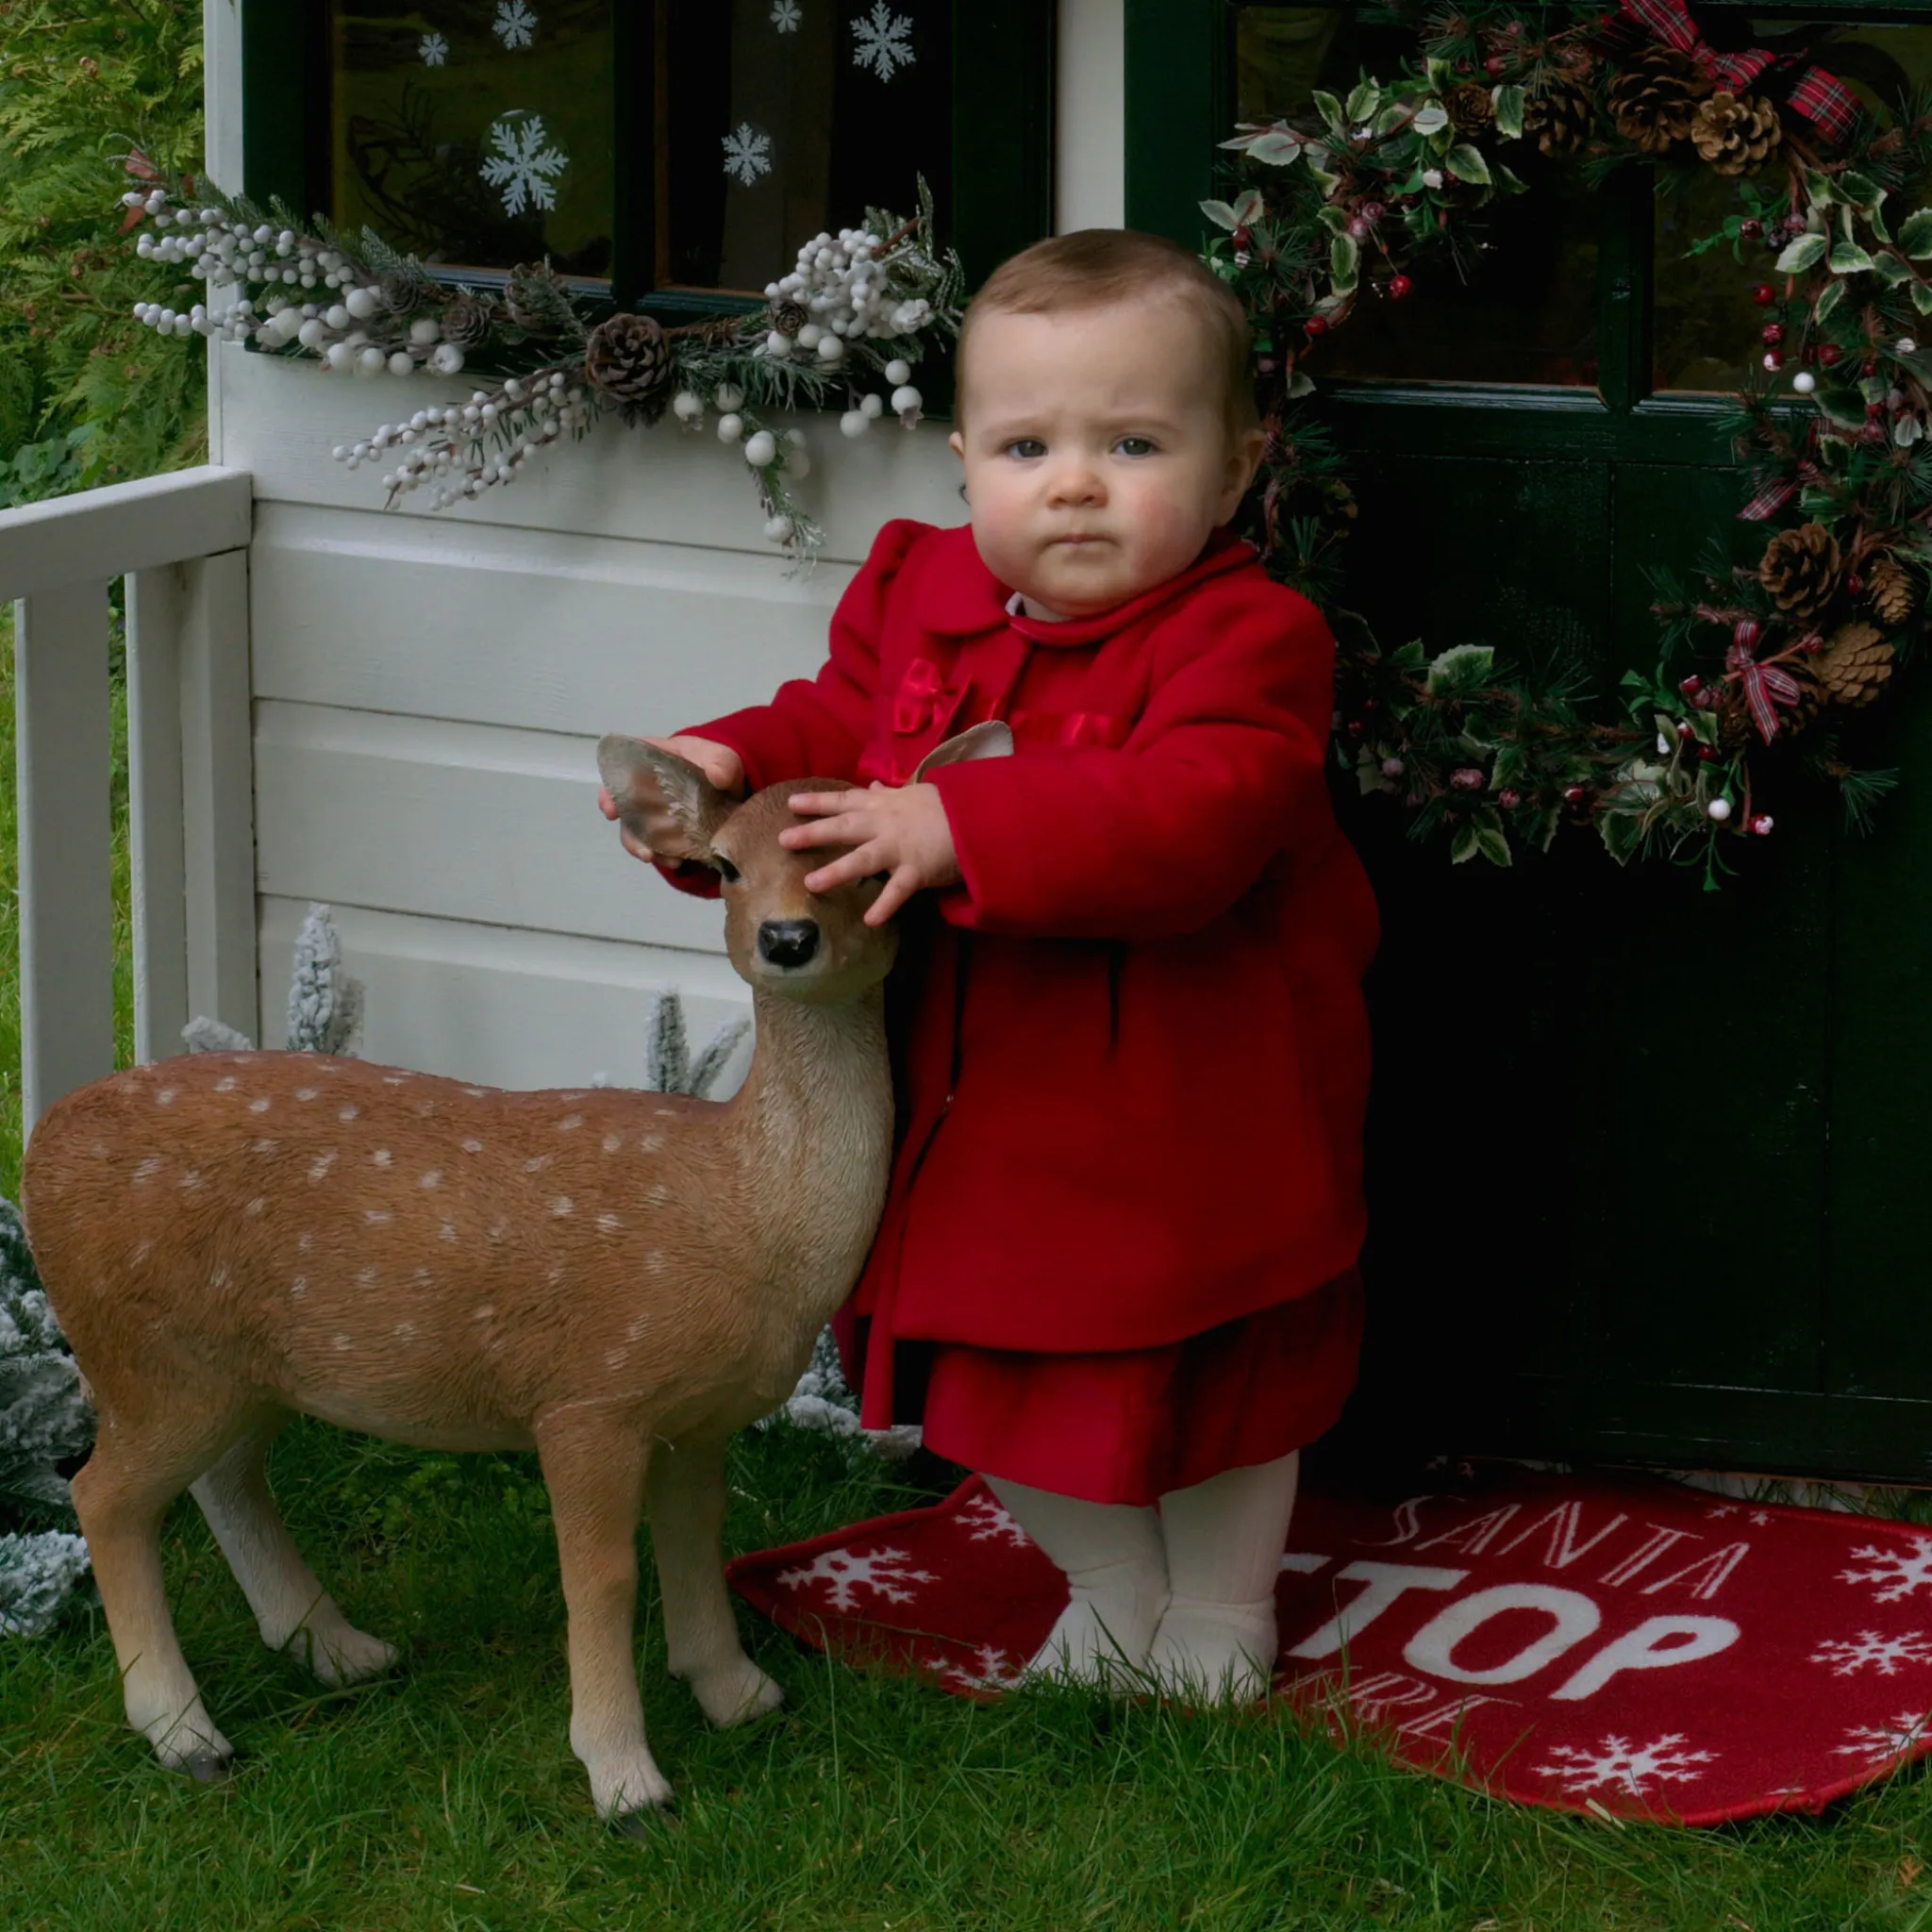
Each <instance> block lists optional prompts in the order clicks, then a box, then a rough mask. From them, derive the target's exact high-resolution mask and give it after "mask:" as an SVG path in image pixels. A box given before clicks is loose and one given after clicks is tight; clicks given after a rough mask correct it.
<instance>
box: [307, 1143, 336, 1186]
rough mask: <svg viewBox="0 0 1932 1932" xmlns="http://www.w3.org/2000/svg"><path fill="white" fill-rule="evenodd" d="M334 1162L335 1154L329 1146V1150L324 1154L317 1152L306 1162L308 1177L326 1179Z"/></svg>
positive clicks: (314, 1179) (313, 1179) (317, 1179)
mask: <svg viewBox="0 0 1932 1932" xmlns="http://www.w3.org/2000/svg"><path fill="white" fill-rule="evenodd" d="M335 1164H336V1156H335V1151H334V1149H333V1148H331V1149H330V1151H329V1152H328V1153H326V1154H318V1155H317V1156H316V1157H315V1158H314V1159H313V1160H311V1161H310V1162H309V1163H308V1178H309V1179H310V1180H311V1181H319V1180H325V1179H326V1178H327V1176H328V1171H329V1169H330V1168H332V1167H333V1166H334V1165H335Z"/></svg>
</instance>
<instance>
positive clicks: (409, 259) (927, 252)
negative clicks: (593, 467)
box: [121, 150, 962, 560]
mask: <svg viewBox="0 0 1932 1932" xmlns="http://www.w3.org/2000/svg"><path fill="white" fill-rule="evenodd" d="M126 166H127V171H128V173H129V174H130V175H133V176H134V177H135V178H136V179H137V180H138V181H142V182H144V183H147V184H148V185H147V186H146V187H144V188H135V189H130V190H128V191H127V192H125V194H124V195H123V196H122V197H121V198H122V202H123V204H124V206H125V208H126V209H127V219H126V224H125V229H132V228H134V227H136V226H140V227H141V228H142V233H141V235H140V238H139V240H138V241H137V242H136V248H137V251H138V253H139V254H140V255H141V256H142V258H145V259H150V260H153V261H157V262H162V263H166V264H168V265H170V266H176V265H181V264H185V265H186V267H187V271H188V274H189V275H190V276H191V277H192V278H193V279H195V280H197V281H200V282H202V283H204V284H205V285H206V288H207V296H206V299H205V300H204V301H201V302H196V303H193V304H192V305H191V306H190V307H188V308H185V309H183V308H173V307H171V306H169V305H167V304H164V303H159V302H142V303H139V304H137V305H136V307H135V310H134V313H135V315H136V316H137V318H138V319H139V320H141V321H142V322H143V323H145V324H147V325H150V326H152V327H154V328H156V329H158V330H159V331H161V333H163V334H172V335H177V336H188V335H200V336H207V337H212V338H216V339H219V340H221V341H242V342H248V343H251V344H253V345H254V346H255V347H257V348H258V349H264V350H269V351H274V352H276V353H280V354H282V355H287V356H296V357H306V358H310V359H313V360H315V361H317V362H319V363H320V364H321V366H322V367H323V368H324V369H325V370H327V371H330V372H332V373H334V374H336V375H359V376H372V377H373V376H378V375H384V374H388V375H396V376H412V375H434V376H441V377H449V376H454V375H458V373H459V372H460V371H461V370H462V369H463V367H464V365H465V363H466V362H467V361H469V360H471V359H473V358H474V359H475V360H476V361H478V362H480V363H482V364H483V365H484V366H485V367H487V368H489V369H490V370H491V372H492V374H491V380H490V382H489V384H488V386H487V387H485V388H481V389H478V390H476V391H474V392H473V393H472V395H471V397H470V400H469V401H468V402H467V403H452V404H443V403H430V404H427V405H425V407H424V408H419V409H416V410H414V411H412V412H411V413H410V414H408V416H406V417H403V418H401V419H400V420H398V421H396V422H392V423H384V424H381V425H378V426H377V427H376V428H375V429H374V430H372V431H371V432H370V433H369V435H368V436H366V437H364V438H359V439H358V440H357V441H353V442H344V443H340V444H338V445H337V446H336V450H335V457H336V460H337V461H339V462H341V463H343V464H345V465H346V466H347V467H348V468H349V469H351V470H356V469H360V468H361V467H363V466H364V465H365V464H369V465H375V466H377V467H381V468H383V475H382V485H383V488H384V489H385V491H387V492H388V497H387V503H388V505H389V506H390V507H393V506H394V505H395V504H396V503H397V502H398V501H399V500H400V499H401V498H402V497H403V496H405V495H407V494H408V493H409V492H411V491H416V490H423V489H426V490H427V491H428V502H429V505H430V507H431V508H435V509H441V508H446V507H447V506H449V505H451V504H454V503H458V502H462V501H465V500H472V499H475V497H478V496H480V495H482V494H483V492H484V491H487V490H491V489H494V488H496V487H497V486H499V485H501V484H505V483H508V482H510V481H512V480H513V479H514V478H515V477H517V476H518V475H521V474H522V473H523V471H524V470H525V468H526V467H527V465H528V463H529V462H530V460H531V458H533V457H535V456H536V455H537V454H538V453H539V452H540V451H541V450H544V449H546V448H549V447H551V446H552V445H558V444H560V443H561V442H562V441H563V439H565V438H566V437H568V438H570V439H572V440H574V441H575V440H578V439H581V437H582V436H583V434H584V432H585V431H586V430H588V429H589V428H590V427H591V425H592V424H593V423H594V422H595V421H596V420H597V419H598V417H600V416H602V415H606V414H609V413H613V412H614V413H616V414H618V415H621V416H622V417H623V419H624V420H625V422H626V423H654V422H656V421H657V420H658V418H659V417H660V416H661V415H662V414H663V413H664V411H665V409H666V408H669V409H670V411H671V413H672V414H673V415H674V416H675V419H676V420H677V422H678V423H679V424H680V425H682V426H683V427H684V428H685V429H687V430H691V431H697V430H701V429H703V427H704V426H705V421H706V411H707V410H708V409H711V410H716V411H717V434H718V436H719V439H720V440H721V441H724V442H727V443H736V444H737V445H738V446H739V448H740V449H741V451H742V452H743V455H744V459H745V462H746V464H747V465H748V466H749V468H750V471H751V474H752V476H753V478H754V480H755V483H756V486H757V490H758V502H759V506H760V508H761V509H762V512H763V515H764V533H765V536H766V537H767V539H768V540H769V541H772V542H774V543H776V544H778V545H780V546H781V547H782V548H784V549H785V550H786V551H788V552H789V553H791V555H792V556H793V557H794V558H798V559H800V560H808V559H809V558H811V557H812V556H813V555H814V554H815V553H816V551H817V550H818V548H819V545H820V543H821V542H822V541H823V533H822V531H821V530H820V528H819V525H817V524H816V523H815V522H814V521H813V520H812V518H810V517H809V516H808V515H807V514H806V512H805V511H804V510H803V509H802V508H800V507H799V505H798V502H797V499H796V498H795V496H794V495H793V493H792V489H791V486H792V485H793V484H794V483H796V482H798V481H800V480H801V479H802V478H803V477H805V476H806V475H808V472H809V470H810V467H811V458H810V453H809V449H808V444H807V441H806V436H805V432H804V431H803V430H802V429H800V428H798V427H796V426H793V427H791V428H787V429H784V430H782V431H781V430H780V429H779V428H777V427H775V426H774V425H771V424H770V423H768V421H767V412H776V411H780V410H797V409H804V408H813V409H817V408H825V407H827V406H828V405H829V404H831V403H832V402H834V401H836V400H839V399H841V397H842V400H843V402H844V410H843V414H842V415H841V419H840V425H839V426H840V429H841V432H842V433H843V434H844V435H846V436H848V437H856V436H861V435H863V434H865V432H866V431H867V430H869V429H870V428H871V426H872V425H873V424H874V422H875V421H877V420H878V419H879V418H881V417H882V416H883V415H884V414H885V412H886V409H887V407H888V402H887V397H886V396H885V395H884V394H882V393H881V392H880V391H882V390H883V391H890V392H891V402H890V407H891V409H892V411H893V413H894V414H896V416H897V417H898V419H899V422H900V423H901V425H903V426H904V427H906V428H908V429H911V428H915V427H916V426H917V425H918V424H919V422H920V420H921V409H922V403H923V398H922V397H921V395H920V392H919V391H918V390H917V389H915V388H914V387H913V386H912V375H913V368H914V365H915V364H916V363H917V362H918V361H919V360H920V359H921V358H923V357H924V353H925V348H926V343H927V341H928V340H930V339H934V338H937V339H940V340H941V341H945V340H950V339H952V338H954V337H957V335H958V327H959V296H960V290H961V283H962V277H961V273H960V267H959V258H958V256H957V255H956V254H954V253H953V252H952V250H950V249H942V248H941V247H940V246H939V245H938V243H937V242H936V241H935V238H934V234H933V208H932V197H931V194H930V193H929V192H928V191H927V189H926V186H925V183H924V181H921V182H920V184H919V212H918V213H917V214H916V215H914V216H913V217H912V219H911V220H909V221H904V222H902V221H900V220H899V219H898V218H897V217H896V216H893V215H891V214H888V213H886V212H885V211H884V210H882V209H878V208H869V209H867V211H866V216H865V221H864V224H863V225H862V226H860V227H858V228H842V229H841V230H840V231H839V233H838V234H837V235H836V236H834V235H831V234H820V235H816V236H814V237H813V238H812V239H811V240H810V241H808V242H806V244H805V245H804V246H803V247H802V248H801V249H800V250H799V252H798V259H797V263H796V265H795V267H793V269H792V270H791V272H790V273H789V274H788V275H784V276H783V277H781V278H780V279H779V280H778V281H775V282H774V283H772V284H770V285H769V286H768V287H767V289H766V291H765V294H766V298H767V303H768V306H767V307H766V308H763V309H754V310H750V311H741V310H740V311H731V312H723V313H719V314H715V315H709V316H704V317H700V318H698V319H695V320H693V321H691V322H688V323H680V324H678V325H675V326H671V327H666V326H665V325H662V324H660V323H658V321H657V320H655V319H654V318H653V317H651V316H649V315H641V314H632V313H628V312H625V311H618V312H616V313H608V312H605V311H606V310H608V303H602V302H599V301H596V300H594V299H593V298H592V297H591V296H590V295H588V294H587V293H585V292H584V291H581V290H580V289H577V288H574V287H573V286H572V285H571V284H569V283H568V282H566V281H565V280H564V278H563V277H562V276H561V275H558V274H557V273H556V272H555V271H554V270H553V269H552V268H551V267H550V265H549V263H548V262H537V263H531V264H525V265H523V266H519V267H517V268H515V269H513V270H512V271H511V272H510V274H509V275H508V277H507V279H506V280H505V283H504V285H503V287H502V289H501V290H500V291H498V290H492V289H485V288H478V287H470V286H468V285H465V284H463V283H459V282H451V281H448V280H445V279H442V278H440V277H439V276H438V275H436V274H435V273H434V272H433V271H432V270H431V269H430V268H429V267H428V266H427V265H425V263H424V262H422V261H420V260H419V259H418V258H416V257H415V256H413V255H405V254H399V253H398V252H397V251H396V250H394V249H392V248H391V247H390V246H388V244H387V243H385V242H383V240H382V238H381V237H380V236H379V235H376V234H375V233H374V232H373V231H371V230H370V229H368V228H364V229H363V230H362V231H361V234H360V235H359V236H358V237H356V238H354V239H351V238H349V237H346V236H344V235H342V234H340V233H338V232H337V230H336V229H335V228H334V227H333V226H331V225H330V224H329V223H328V222H326V221H325V220H323V219H321V218H320V217H318V218H316V219H315V220H313V221H311V222H308V223H305V222H303V221H302V220H300V219H299V218H298V217H297V216H296V215H295V214H294V213H293V212H292V211H291V209H290V208H287V207H286V206H285V205H284V204H282V203H281V202H279V201H276V202H272V203H271V204H270V205H269V207H268V208H266V209H262V208H258V207H256V205H255V204H254V203H252V202H250V201H249V200H248V199H247V198H246V197H245V196H231V195H226V194H224V193H222V192H220V191H219V190H217V189H216V188H215V187H214V186H213V185H212V183H210V182H208V181H207V180H206V179H204V180H202V181H201V182H200V183H199V184H197V183H196V182H195V181H194V180H193V179H192V177H190V176H186V175H183V176H178V177H168V176H164V175H162V173H161V172H160V171H159V170H158V168H156V167H155V165H154V164H153V163H152V162H151V161H150V160H149V159H148V158H147V157H146V156H145V155H143V154H142V153H141V152H140V151H139V150H137V151H135V152H134V153H132V154H130V155H129V156H128V157H127V158H126ZM125 229H124V232H125ZM385 466H386V467H385Z"/></svg>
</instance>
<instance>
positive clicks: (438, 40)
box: [416, 34, 449, 67]
mask: <svg viewBox="0 0 1932 1932" xmlns="http://www.w3.org/2000/svg"><path fill="white" fill-rule="evenodd" d="M416 51H417V53H418V54H420V55H421V56H422V57H423V64H424V66H425V67H441V66H442V65H443V63H444V62H445V61H447V60H448V58H449V42H447V41H446V40H444V39H443V37H442V36H441V34H425V35H424V36H423V38H422V39H421V40H420V41H418V42H416Z"/></svg>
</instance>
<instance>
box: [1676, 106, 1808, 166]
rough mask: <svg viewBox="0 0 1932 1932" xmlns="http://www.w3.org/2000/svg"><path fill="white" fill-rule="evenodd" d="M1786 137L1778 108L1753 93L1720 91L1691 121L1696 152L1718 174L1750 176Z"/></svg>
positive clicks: (1701, 107) (1699, 109)
mask: <svg viewBox="0 0 1932 1932" xmlns="http://www.w3.org/2000/svg"><path fill="white" fill-rule="evenodd" d="M1784 138H1785V131H1784V129H1783V128H1782V127H1781V126H1780V125H1778V118H1777V109H1776V108H1774V107H1773V106H1772V105H1771V103H1770V102H1769V101H1766V100H1761V99H1759V98H1758V96H1757V95H1756V94H1745V95H1744V96H1743V97H1742V98H1741V99H1740V98H1739V97H1738V96H1737V95H1736V94H1733V93H1726V92H1722V91H1720V92H1717V93H1714V94H1712V95H1711V97H1710V98H1709V99H1708V100H1707V101H1705V102H1703V103H1702V104H1701V105H1700V106H1699V107H1698V109H1697V112H1696V113H1695V114H1694V115H1693V116H1692V117H1691V141H1692V142H1695V144H1696V147H1697V152H1698V153H1699V154H1700V155H1702V156H1703V157H1704V158H1705V159H1706V160H1707V161H1708V162H1709V163H1710V165H1711V166H1712V167H1713V168H1714V169H1715V170H1716V171H1717V172H1718V173H1719V174H1720V175H1749V174H1752V173H1754V172H1755V171H1756V170H1757V169H1758V168H1759V167H1761V166H1762V165H1763V164H1764V160H1765V158H1766V156H1768V155H1770V154H1772V153H1773V152H1774V150H1775V149H1776V147H1777V144H1778V142H1781V141H1782V140H1783V139H1784Z"/></svg>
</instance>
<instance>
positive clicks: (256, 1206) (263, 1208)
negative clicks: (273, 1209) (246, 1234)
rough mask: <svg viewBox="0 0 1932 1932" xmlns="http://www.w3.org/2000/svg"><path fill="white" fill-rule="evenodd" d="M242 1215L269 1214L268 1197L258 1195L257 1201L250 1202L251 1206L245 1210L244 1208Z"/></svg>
mask: <svg viewBox="0 0 1932 1932" xmlns="http://www.w3.org/2000/svg"><path fill="white" fill-rule="evenodd" d="M267 1212H268V1196H267V1195H266V1194H258V1195H256V1197H255V1199H254V1200H252V1201H251V1202H249V1204H248V1205H247V1207H245V1208H242V1213H244V1214H265V1213H267Z"/></svg>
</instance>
